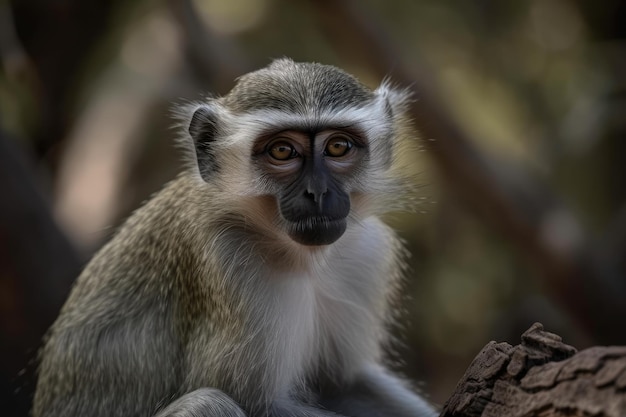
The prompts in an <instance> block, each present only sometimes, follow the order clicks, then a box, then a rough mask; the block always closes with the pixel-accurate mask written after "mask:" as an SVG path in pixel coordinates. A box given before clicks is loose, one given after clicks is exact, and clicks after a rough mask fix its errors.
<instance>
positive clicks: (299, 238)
mask: <svg viewBox="0 0 626 417" xmlns="http://www.w3.org/2000/svg"><path fill="white" fill-rule="evenodd" d="M346 227H347V221H346V219H345V218H343V219H336V220H330V219H328V218H324V217H309V218H305V219H302V220H298V221H295V222H289V226H288V230H287V233H288V234H289V237H290V238H291V239H292V240H294V241H295V242H297V243H299V244H301V245H305V246H322V245H330V244H331V243H335V242H336V241H337V240H338V239H339V238H340V237H341V236H343V234H344V232H345V231H346Z"/></svg>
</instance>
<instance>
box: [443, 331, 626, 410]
mask: <svg viewBox="0 0 626 417" xmlns="http://www.w3.org/2000/svg"><path fill="white" fill-rule="evenodd" d="M475 416H481V417H496V416H497V417H502V416H507V417H522V416H523V417H565V416H568V417H582V416H594V417H624V416H626V346H596V347H592V348H589V349H586V350H582V351H580V352H576V349H575V348H573V347H571V346H568V345H566V344H565V343H563V342H562V341H561V338H560V337H559V336H557V335H555V334H552V333H549V332H546V331H544V330H543V326H542V325H541V324H539V323H535V324H533V325H532V326H531V328H530V329H528V330H527V331H526V332H525V333H524V334H523V335H522V343H521V344H520V345H517V346H511V345H510V344H508V343H496V342H490V343H489V344H487V346H485V347H484V348H483V350H482V351H481V352H480V353H479V354H478V356H476V358H475V359H474V361H473V362H472V363H471V365H470V366H469V368H468V369H467V371H466V372H465V375H464V376H463V378H461V380H460V381H459V383H458V385H457V387H456V389H455V392H454V394H453V395H452V396H451V397H450V399H449V400H448V401H447V402H446V404H445V405H444V409H443V411H442V413H441V417H475Z"/></svg>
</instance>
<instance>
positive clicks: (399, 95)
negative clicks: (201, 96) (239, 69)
mask: <svg viewBox="0 0 626 417" xmlns="http://www.w3.org/2000/svg"><path fill="white" fill-rule="evenodd" d="M409 99H410V96H409V94H408V93H407V92H405V91H401V90H395V89H393V88H392V87H391V86H390V85H389V84H388V83H383V84H382V85H381V86H380V87H379V88H377V89H376V90H374V91H372V90H371V89H369V88H367V87H366V86H364V85H363V84H361V83H360V82H359V81H358V80H357V79H356V78H354V77H353V76H351V75H349V74H347V73H345V72H343V71H341V70H340V69H338V68H335V67H332V66H328V65H321V64H314V63H313V64H311V63H295V62H293V61H291V60H288V59H282V60H278V61H275V62H274V63H272V64H271V65H270V66H268V67H266V68H263V69H261V70H258V71H255V72H252V73H249V74H246V75H244V76H243V77H241V78H239V80H238V81H237V84H236V85H235V87H234V88H233V89H232V90H231V92H230V93H228V94H227V95H226V96H224V97H221V98H214V99H208V100H207V101H206V102H203V103H197V104H193V105H191V106H189V107H186V108H183V110H184V114H185V115H184V116H183V117H182V120H183V122H184V123H186V124H187V126H188V132H189V134H190V136H191V138H192V139H193V143H194V145H195V147H194V150H195V159H196V161H197V166H198V168H199V169H198V171H199V174H200V176H201V177H202V179H203V180H204V181H206V182H207V183H210V184H213V185H214V186H215V187H216V188H215V190H218V191H219V192H220V193H221V195H220V196H219V197H220V199H221V200H220V201H223V202H224V203H225V206H230V207H225V209H226V210H227V211H228V210H232V211H236V212H237V214H239V215H241V216H243V217H244V219H245V224H246V225H249V226H251V227H254V226H256V230H258V231H261V230H262V232H261V233H260V234H261V235H263V236H264V237H269V236H270V235H272V236H273V235H274V234H275V233H276V232H278V234H279V235H281V236H283V235H288V236H289V237H290V238H291V239H292V240H293V241H295V242H297V243H299V244H302V245H308V246H319V245H329V244H332V243H333V242H336V241H337V240H338V239H339V238H341V236H342V235H343V234H344V232H345V231H346V230H347V229H349V228H350V225H351V222H358V221H359V219H362V218H365V217H367V216H369V215H372V214H375V215H377V214H381V213H384V212H386V211H389V210H390V209H391V208H392V207H393V206H394V204H396V201H398V200H400V199H401V193H402V191H403V187H402V186H401V181H399V177H398V176H397V171H395V170H392V167H393V165H394V160H396V158H395V155H397V154H398V150H399V149H400V148H399V147H398V144H399V143H401V138H402V136H401V135H400V134H399V133H401V132H402V131H403V130H404V127H403V126H404V117H403V113H404V110H405V107H406V104H407V103H408V101H409ZM268 201H269V202H270V204H269V205H268V204H266V203H267V202H268ZM260 202H263V204H261V203H260ZM231 203H232V204H231ZM229 214H232V213H229ZM281 241H282V239H281Z"/></svg>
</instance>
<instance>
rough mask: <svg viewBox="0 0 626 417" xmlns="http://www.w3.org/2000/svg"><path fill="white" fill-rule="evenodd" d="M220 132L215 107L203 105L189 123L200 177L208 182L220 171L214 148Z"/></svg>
mask: <svg viewBox="0 0 626 417" xmlns="http://www.w3.org/2000/svg"><path fill="white" fill-rule="evenodd" d="M218 130H219V126H218V116H217V112H216V111H215V109H214V108H213V107H211V106H207V105H202V106H201V107H198V108H197V109H196V110H195V111H194V113H193V116H191V121H190V122H189V134H190V135H191V138H192V139H193V143H194V146H195V151H196V158H197V162H198V168H199V169H200V175H201V176H202V178H203V179H204V180H205V181H207V182H208V181H209V180H210V179H211V177H213V175H214V174H215V173H216V172H217V171H219V161H218V160H217V158H216V153H215V147H214V146H212V145H213V143H214V142H215V139H216V138H217V135H218Z"/></svg>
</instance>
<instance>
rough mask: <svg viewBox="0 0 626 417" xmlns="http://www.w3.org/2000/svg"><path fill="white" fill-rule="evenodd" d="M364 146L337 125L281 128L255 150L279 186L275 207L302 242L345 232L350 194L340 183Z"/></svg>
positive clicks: (322, 242) (313, 243) (332, 237)
mask: <svg viewBox="0 0 626 417" xmlns="http://www.w3.org/2000/svg"><path fill="white" fill-rule="evenodd" d="M363 151H364V148H363V144H362V143H360V141H359V140H358V138H356V137H355V136H353V135H349V134H347V133H346V132H343V131H340V130H327V131H323V132H320V133H318V134H311V135H308V134H305V133H301V132H297V131H288V132H282V133H280V134H278V135H275V136H273V137H272V138H270V139H268V140H266V141H264V142H263V145H262V146H261V149H260V150H259V151H258V152H259V153H258V156H259V157H260V159H261V161H262V163H263V165H264V166H265V168H264V170H265V171H268V174H270V175H271V176H272V177H273V179H275V180H276V181H277V182H278V183H279V184H281V185H282V186H283V187H284V188H283V189H282V191H281V192H280V193H279V194H278V196H277V200H278V207H279V210H280V214H281V216H282V217H283V218H284V220H286V223H287V233H288V234H289V236H290V237H291V238H292V239H293V240H294V241H296V242H298V243H300V244H302V245H307V246H319V245H329V244H331V243H333V242H335V241H336V240H337V239H339V238H340V237H341V236H342V235H343V233H344V232H345V231H346V227H347V217H348V214H349V213H350V196H349V194H348V192H346V190H344V189H343V188H342V184H344V183H345V179H346V176H347V175H349V173H350V171H351V170H352V169H353V166H354V165H356V162H357V161H358V160H360V159H361V157H362V155H363V153H364V152H363Z"/></svg>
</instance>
